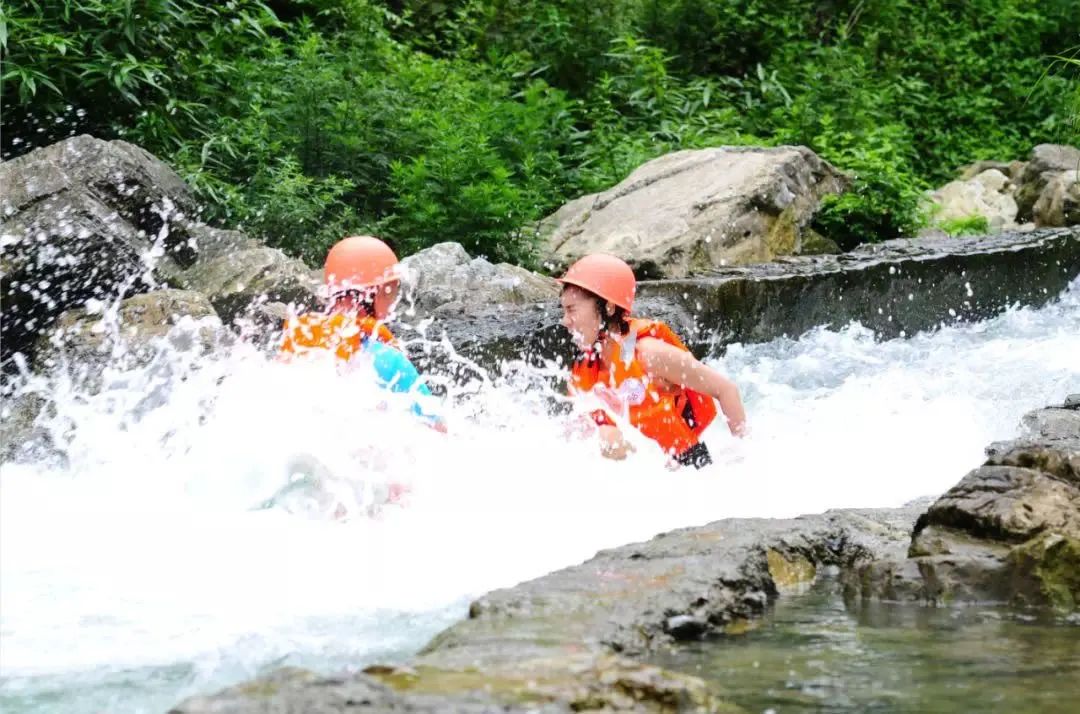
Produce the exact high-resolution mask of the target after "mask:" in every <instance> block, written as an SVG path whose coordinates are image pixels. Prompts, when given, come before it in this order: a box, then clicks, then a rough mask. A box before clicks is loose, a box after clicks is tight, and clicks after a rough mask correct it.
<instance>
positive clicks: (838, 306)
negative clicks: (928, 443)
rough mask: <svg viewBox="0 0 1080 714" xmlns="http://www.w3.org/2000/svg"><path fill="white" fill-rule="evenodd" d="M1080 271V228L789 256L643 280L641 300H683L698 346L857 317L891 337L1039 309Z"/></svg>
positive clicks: (768, 336) (770, 336)
mask: <svg viewBox="0 0 1080 714" xmlns="http://www.w3.org/2000/svg"><path fill="white" fill-rule="evenodd" d="M1078 275H1080V227H1071V228H1058V229H1046V230H1038V231H1030V232H1019V233H1001V234H998V235H994V236H972V237H965V238H944V239H932V238H922V239H900V240H893V241H886V242H884V243H878V244H874V245H864V246H860V247H859V248H857V249H855V250H853V251H851V252H848V253H844V254H842V255H835V256H834V255H826V256H816V257H802V258H788V259H784V260H778V261H775V262H773V263H768V264H764V265H757V266H745V267H741V268H729V269H725V270H722V271H714V272H712V273H710V274H709V275H707V276H701V277H696V278H693V279H686V280H658V281H650V282H644V283H642V284H641V285H640V287H639V295H641V296H643V297H656V298H663V299H666V300H667V301H670V302H672V303H675V304H677V305H682V306H683V307H684V309H686V310H687V311H689V312H690V313H691V314H693V315H694V317H695V321H696V323H697V324H698V325H702V326H707V327H706V329H703V330H701V331H700V332H699V336H698V338H697V339H696V340H695V341H694V342H695V346H696V347H697V348H699V349H702V350H705V349H709V348H710V347H711V346H714V345H718V344H724V343H726V342H731V341H741V342H759V341H767V340H771V339H775V338H776V337H779V336H781V335H785V334H786V335H792V336H795V335H800V334H802V333H804V332H806V331H807V330H810V329H812V328H814V327H816V326H819V325H832V326H833V327H839V326H842V325H845V324H847V323H848V322H849V321H852V320H855V321H858V322H860V323H861V324H862V325H864V326H866V327H868V328H870V329H872V330H874V331H875V332H877V333H878V334H879V335H880V336H882V337H884V338H892V337H899V336H901V335H902V334H907V335H911V334H914V333H915V332H917V331H920V330H926V329H931V328H934V327H937V326H939V325H942V324H954V323H957V322H962V321H974V320H983V319H987V318H989V317H993V316H994V315H997V314H999V313H1000V312H1001V311H1003V310H1004V309H1005V308H1006V307H1008V306H1010V305H1013V304H1017V303H1019V304H1021V305H1031V306H1041V305H1044V304H1046V303H1047V302H1049V301H1050V300H1053V299H1055V298H1056V297H1057V296H1058V295H1059V294H1060V292H1061V291H1062V290H1064V289H1065V288H1066V287H1067V286H1068V285H1069V283H1070V281H1072V280H1075V279H1076V277H1077V276H1078Z"/></svg>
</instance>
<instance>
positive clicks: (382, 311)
mask: <svg viewBox="0 0 1080 714" xmlns="http://www.w3.org/2000/svg"><path fill="white" fill-rule="evenodd" d="M400 290H401V282H400V281H398V280H393V281H391V282H389V283H386V284H385V285H380V286H379V288H378V292H376V293H375V318H376V319H378V320H385V319H386V316H387V315H388V314H389V313H390V310H391V309H392V308H393V307H394V303H396V302H397V298H398V293H399V292H400Z"/></svg>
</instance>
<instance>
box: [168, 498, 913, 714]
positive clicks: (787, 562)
mask: <svg viewBox="0 0 1080 714" xmlns="http://www.w3.org/2000/svg"><path fill="white" fill-rule="evenodd" d="M917 513H918V511H917V509H916V508H908V509H898V510H851V511H836V512H829V513H826V514H823V515H818V516H807V517H803V518H796V519H791V520H767V519H732V520H725V521H718V522H716V523H713V524H710V525H707V526H703V527H700V528H686V529H680V530H676V531H672V532H669V533H665V534H662V535H660V536H657V537H656V538H654V539H652V540H650V541H648V542H645V543H636V544H631V545H627V546H623V547H620V548H614V549H610V550H606V551H602V552H600V553H598V554H597V555H596V556H595V557H594V558H592V559H590V560H588V561H586V562H585V563H582V564H580V565H577V566H574V567H570V568H566V569H563V570H560V571H557V572H555V573H551V574H549V575H546V576H544V577H541V578H538V579H536V580H532V581H529V582H526V583H522V584H520V585H518V586H515V587H513V588H508V589H504V590H497V591H495V592H492V593H489V594H488V595H486V596H484V597H482V598H480V599H479V600H477V601H476V602H474V603H473V604H472V606H471V608H470V611H469V617H468V619H466V620H464V621H462V622H460V623H459V624H457V625H454V626H453V627H451V628H449V629H448V630H445V631H444V632H442V633H441V634H439V635H438V636H437V637H435V638H434V640H432V642H430V643H429V644H428V645H427V646H426V647H425V648H424V649H423V650H422V651H421V652H420V653H419V654H418V656H417V657H416V658H414V659H413V661H411V662H410V663H409V664H408V665H405V666H386V667H384V666H372V667H368V668H367V669H366V670H365V672H364V673H363V674H352V675H348V676H347V677H344V678H342V679H333V678H325V677H317V676H315V675H311V674H308V675H304V677H303V679H302V680H301V683H299V684H296V685H290V686H289V687H287V688H283V687H280V686H279V685H277V684H275V682H276V681H277V680H276V677H280V676H281V675H280V674H279V675H274V676H271V677H269V678H265V679H260V680H255V681H254V682H251V683H248V684H246V685H242V686H241V687H236V688H232V689H230V690H226V691H225V692H222V693H220V694H217V695H212V696H208V697H200V698H196V699H193V700H189V701H187V702H185V703H183V704H181V705H180V706H179V707H178V708H177V709H175V710H174V711H175V712H184V713H185V714H187V713H190V714H195V713H196V712H236V713H237V714H240V713H247V712H277V711H342V710H343V708H342V705H341V701H342V698H343V697H344V696H346V695H345V692H347V691H364V692H368V691H372V692H375V693H374V694H367V695H365V696H366V699H364V700H363V701H361V700H360V699H358V698H354V699H352V701H354V704H353V706H354V707H356V708H358V709H361V710H368V709H370V710H372V711H383V710H385V711H429V710H430V709H428V708H427V707H430V706H435V707H442V708H443V709H444V710H453V711H472V710H473V709H472V708H471V707H485V706H486V707H488V709H483V708H481V709H478V711H479V710H482V711H519V710H526V709H529V710H535V709H530V708H535V707H546V708H543V709H540V710H541V711H583V710H598V711H643V712H645V711H669V712H675V711H710V712H727V711H730V712H735V711H740V710H739V709H738V708H737V707H735V706H734V705H731V704H730V703H727V702H725V701H724V700H723V697H722V693H718V692H714V691H712V690H711V689H710V688H709V686H708V685H706V684H705V683H704V682H703V681H702V680H700V679H698V678H697V677H692V676H688V675H684V674H679V673H674V672H669V671H665V670H663V669H660V668H657V667H654V666H651V665H646V664H641V663H639V662H637V661H636V660H635V658H637V657H640V656H642V655H645V654H648V653H650V652H654V651H655V650H656V649H657V648H659V647H663V646H664V645H665V644H668V643H672V642H676V641H686V640H688V639H703V638H707V637H710V636H712V635H716V634H719V633H723V632H732V631H738V630H739V628H741V627H744V626H745V623H746V622H748V621H750V620H752V619H753V618H756V617H759V616H760V615H762V614H763V613H764V612H765V611H766V610H767V608H768V606H769V604H770V603H771V602H773V601H774V600H775V599H776V598H777V597H778V596H779V595H780V594H781V593H782V592H784V591H786V590H788V589H789V588H795V587H798V586H800V585H802V584H805V583H807V582H809V581H810V580H812V579H813V577H814V575H815V573H816V572H817V570H818V569H819V568H822V567H826V566H837V565H838V566H840V567H843V568H847V569H850V568H855V567H858V566H859V565H860V564H862V563H864V562H867V561H870V560H872V559H874V558H876V557H880V556H881V555H882V554H885V553H889V552H893V551H895V550H896V549H897V548H901V547H903V543H904V542H905V541H906V539H907V537H908V534H909V533H910V529H911V523H912V522H913V521H914V519H915V517H916V516H917ZM376 683H379V684H381V685H386V687H388V688H380V687H379V686H378V684H376ZM264 692H270V693H268V694H264ZM348 696H351V695H348ZM433 702H434V703H433ZM275 706H276V707H279V708H272V707H275ZM335 706H337V707H339V708H332V707H335ZM500 707H505V709H503V708H500ZM350 711H351V709H350Z"/></svg>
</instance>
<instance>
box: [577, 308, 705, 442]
mask: <svg viewBox="0 0 1080 714" xmlns="http://www.w3.org/2000/svg"><path fill="white" fill-rule="evenodd" d="M630 333H631V337H632V338H633V339H634V344H631V345H629V346H630V348H631V349H633V348H634V347H635V345H636V340H639V339H643V338H648V337H653V338H656V339H659V340H663V341H664V342H666V343H668V344H669V345H674V346H675V347H678V348H679V349H681V350H685V351H687V352H689V351H690V350H689V349H687V347H686V345H685V344H683V342H682V340H680V339H679V337H678V335H676V334H675V333H674V332H673V331H672V330H671V328H670V327H668V326H667V325H665V324H664V323H662V322H659V321H654V320H632V321H631V323H630ZM598 384H601V385H604V386H606V387H608V388H610V389H613V390H615V391H616V392H617V393H618V394H619V396H620V397H621V398H622V400H623V402H624V403H625V404H627V407H628V408H627V411H626V413H627V416H628V417H629V420H630V423H631V424H632V425H634V427H636V428H637V429H638V431H640V432H641V433H642V434H644V435H645V436H647V437H649V438H650V439H652V440H653V441H656V442H657V443H658V444H660V447H661V448H662V449H664V451H666V452H668V453H669V454H672V455H675V456H678V455H679V454H682V453H684V452H685V451H686V450H687V449H689V448H691V447H692V446H694V445H695V444H697V443H698V440H699V438H700V436H701V433H702V432H703V431H705V428H706V427H707V426H709V424H711V423H712V421H713V419H715V418H716V415H717V409H716V403H715V402H714V401H713V399H712V397H711V396H709V395H708V394H702V393H701V392H695V391H694V390H692V389H687V388H686V387H683V386H682V385H677V384H676V385H672V384H668V383H667V382H666V381H665V380H658V379H653V378H650V376H649V375H648V373H647V372H646V371H645V367H644V366H643V365H642V364H641V362H640V361H639V360H638V358H637V356H636V355H632V356H631V357H630V359H627V360H624V359H623V356H622V354H621V351H620V348H619V347H616V348H615V353H614V354H613V356H612V359H611V363H610V364H602V363H601V360H600V359H598V358H596V357H593V356H587V357H585V358H583V359H580V360H578V361H577V362H575V363H574V366H573V368H572V370H571V385H570V386H571V392H572V393H573V392H575V391H577V392H588V391H590V390H592V389H593V388H594V387H596V386H597V385H598ZM594 418H596V421H597V423H600V424H614V422H613V421H612V420H611V418H610V417H609V416H608V415H607V414H606V413H604V412H603V411H600V412H596V413H594Z"/></svg>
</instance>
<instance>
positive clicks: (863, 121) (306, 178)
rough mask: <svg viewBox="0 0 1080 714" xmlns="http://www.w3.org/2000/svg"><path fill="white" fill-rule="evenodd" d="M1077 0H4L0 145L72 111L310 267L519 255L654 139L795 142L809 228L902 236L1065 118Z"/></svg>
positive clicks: (688, 144) (524, 258)
mask: <svg viewBox="0 0 1080 714" xmlns="http://www.w3.org/2000/svg"><path fill="white" fill-rule="evenodd" d="M1077 28H1080V3H1077V2H1075V0H1040V1H1039V2H1035V1H1034V0H994V1H991V0H969V1H968V2H964V3H957V2H952V1H951V0H895V1H892V2H883V1H878V0H791V1H790V2H778V1H777V0H739V1H738V2H736V0H665V1H664V2H661V1H659V0H594V1H593V2H579V1H578V0H517V1H515V2H510V1H508V0H484V1H481V0H442V1H441V2H427V1H426V0H425V1H420V0H395V1H392V2H386V3H380V2H376V1H375V0H300V1H294V2H284V1H281V2H271V1H269V0H268V1H267V2H258V1H257V0H229V1H228V2H225V3H202V2H195V1H194V0H53V1H51V2H45V1H44V0H21V1H20V0H16V1H14V2H7V3H4V5H3V6H2V8H0V44H2V46H3V50H4V55H5V60H4V65H3V74H2V77H3V88H2V91H3V101H4V127H3V129H4V130H3V137H2V138H3V155H4V157H5V158H10V157H12V156H15V155H18V154H20V153H24V152H25V151H27V150H29V149H30V148H33V147H34V146H40V145H44V144H47V143H50V142H51V141H55V140H56V139H58V138H62V137H64V136H67V135H69V134H71V133H73V132H76V133H82V132H85V133H90V134H93V135H95V136H99V137H102V138H123V139H126V140H128V141H132V142H134V143H137V144H139V145H141V146H143V147H145V148H146V149H147V150H149V151H151V152H153V153H155V154H156V155H158V156H160V157H162V158H163V159H165V160H167V161H169V162H170V163H171V164H172V165H173V166H175V167H177V169H178V170H179V171H180V173H181V175H182V176H183V177H184V178H185V179H186V180H188V181H189V182H190V183H192V185H194V186H195V187H196V189H197V191H198V192H199V194H200V196H201V197H202V199H203V200H204V204H205V212H206V217H207V218H208V219H213V220H217V221H221V222H223V223H224V224H226V225H229V226H230V227H241V228H244V229H245V230H247V231H249V232H252V233H254V234H256V235H260V236H261V237H263V238H265V239H266V240H268V241H269V242H270V243H272V244H274V245H279V246H282V247H283V248H285V249H287V250H289V251H290V252H293V253H295V254H298V255H302V256H304V257H305V258H307V259H309V260H312V261H319V260H320V259H321V258H322V255H323V252H324V251H325V248H326V247H327V245H329V244H330V243H331V242H332V241H334V240H335V239H337V238H338V237H340V236H341V235H342V234H344V233H346V232H359V231H373V232H378V233H379V234H380V235H383V236H386V237H387V238H389V239H390V240H391V241H392V242H393V243H394V244H395V246H396V247H397V248H398V249H399V250H400V251H401V252H403V253H408V252H411V251H413V250H416V249H419V248H421V247H424V246H426V245H430V244H432V243H435V242H439V241H443V240H456V241H459V242H461V243H462V244H463V245H465V246H466V248H467V249H468V250H469V251H470V252H472V253H474V254H484V255H487V256H488V257H489V258H492V259H496V260H509V261H514V262H519V263H523V264H531V263H533V262H534V261H535V259H536V256H535V252H534V247H535V246H534V242H533V234H532V231H531V225H532V223H533V222H534V221H535V220H537V219H539V218H541V217H543V216H544V215H546V214H548V213H549V212H551V211H552V210H554V209H555V208H557V207H558V206H559V205H561V204H562V203H564V202H565V201H567V200H569V199H571V198H573V197H575V196H578V195H581V194H582V193H585V192H592V191H597V190H601V189H603V188H606V187H608V186H610V185H612V184H614V183H617V182H618V181H620V180H621V179H622V178H624V177H625V176H626V174H627V173H629V171H631V170H632V169H633V168H634V167H635V166H637V165H639V164H640V163H642V162H643V161H646V160H648V159H651V158H655V157H656V156H659V155H661V154H663V153H665V152H668V151H672V150H675V149H682V148H698V147H703V146H709V145H717V144H764V145H776V144H784V143H799V144H805V145H807V146H809V147H811V148H812V149H814V150H815V151H817V152H818V153H820V154H821V155H822V156H824V157H825V158H826V159H828V160H829V161H831V162H833V163H834V164H835V165H837V166H838V167H840V168H841V169H843V170H845V171H848V172H850V173H851V174H853V175H854V176H855V177H856V182H855V187H854V190H853V191H852V192H850V193H849V194H847V195H845V196H842V197H840V198H838V199H835V200H831V201H829V202H828V203H827V205H826V206H825V207H824V208H823V210H822V211H821V213H820V214H819V218H818V221H817V223H816V225H815V228H816V229H817V230H818V231H820V232H821V233H823V234H825V235H827V236H829V237H830V238H832V239H834V240H836V241H837V242H839V243H840V244H841V245H842V246H844V247H851V246H852V245H854V244H856V243H859V242H862V241H866V240H881V239H886V238H890V237H894V236H896V235H899V234H902V233H905V232H910V231H912V230H914V229H915V228H917V227H918V226H919V224H920V220H921V217H920V213H919V211H918V208H917V207H918V202H919V197H920V194H921V192H922V191H923V190H924V189H926V188H927V187H929V186H931V185H933V184H935V183H940V182H943V181H945V180H948V179H950V178H952V176H953V172H954V171H955V170H956V169H957V168H959V167H960V166H962V165H964V164H966V163H970V162H972V161H976V160H979V159H987V158H1001V159H1012V158H1022V157H1023V156H1026V155H1027V153H1028V152H1029V151H1030V149H1031V146H1032V145H1034V144H1036V143H1040V142H1054V141H1067V140H1069V139H1071V138H1072V136H1073V134H1072V130H1073V127H1072V125H1071V124H1070V119H1071V116H1073V114H1072V112H1071V110H1070V103H1071V102H1073V101H1080V95H1078V94H1077V92H1080V89H1078V88H1077V87H1076V86H1075V85H1074V84H1073V83H1071V81H1070V80H1071V75H1070V74H1069V73H1068V72H1066V71H1064V68H1065V67H1067V66H1069V65H1068V63H1059V66H1056V67H1051V71H1049V72H1048V71H1047V68H1048V66H1051V63H1052V62H1053V59H1052V58H1053V57H1055V56H1057V57H1066V58H1069V59H1072V60H1074V61H1075V56H1074V55H1068V52H1069V50H1068V49H1067V48H1069V47H1074V46H1075V45H1076V44H1077V40H1078V39H1080V31H1078V30H1077Z"/></svg>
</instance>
